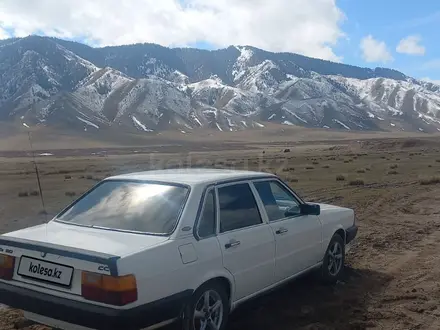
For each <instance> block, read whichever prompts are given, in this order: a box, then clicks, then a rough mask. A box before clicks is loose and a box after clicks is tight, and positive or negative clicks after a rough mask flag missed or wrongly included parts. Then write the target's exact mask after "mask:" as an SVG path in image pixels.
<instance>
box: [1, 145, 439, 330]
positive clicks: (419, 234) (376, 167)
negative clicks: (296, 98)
mask: <svg viewBox="0 0 440 330" xmlns="http://www.w3.org/2000/svg"><path fill="white" fill-rule="evenodd" d="M436 140H438V139H437V138H436V139H423V140H422V139H418V138H417V139H416V138H414V139H408V138H404V139H382V140H349V141H327V142H320V143H314V144H310V145H308V144H307V143H303V144H301V145H295V146H294V145H293V144H292V147H289V144H288V143H287V144H284V145H283V147H281V146H280V145H279V144H272V145H271V144H267V145H261V144H260V145H259V146H258V147H259V148H258V149H257V148H247V147H245V146H243V147H242V149H239V148H237V150H230V149H229V150H228V151H221V150H219V149H218V148H212V150H209V148H208V150H206V151H204V152H203V151H200V150H199V151H197V152H193V153H189V152H187V151H185V149H184V148H182V150H180V153H176V152H173V153H169V154H161V153H151V154H148V153H140V154H132V155H121V154H118V155H109V154H106V155H104V156H103V155H89V156H85V155H83V156H75V157H70V156H58V157H57V156H53V157H50V156H49V157H38V159H37V161H38V164H39V170H40V172H41V184H42V187H43V195H44V201H45V206H46V209H47V212H48V213H49V216H48V218H50V217H51V215H54V214H55V213H56V212H58V211H59V210H60V209H61V208H62V207H63V206H65V205H66V204H67V203H68V202H70V201H71V200H73V199H74V198H77V197H78V195H80V194H81V193H83V192H85V191H86V190H87V189H89V188H90V187H92V186H93V185H94V184H96V182H97V181H99V180H100V179H102V178H104V177H106V176H109V175H113V174H118V173H122V172H129V171H137V170H147V169H151V168H164V167H179V166H193V167H200V166H209V167H213V166H214V167H224V168H244V169H252V170H255V169H256V170H265V171H270V172H276V173H277V174H279V175H280V176H281V177H282V178H284V179H285V180H286V181H287V182H288V183H289V184H290V185H291V187H292V188H293V189H294V190H296V191H297V192H298V193H299V194H300V195H302V196H303V197H305V199H307V200H309V201H319V202H324V203H330V204H336V205H341V206H347V207H352V208H354V209H355V211H356V214H357V221H358V224H359V227H360V231H359V234H358V237H357V239H356V241H355V242H354V245H353V247H352V249H351V250H350V252H349V254H348V256H347V269H346V271H345V276H344V280H343V281H341V282H339V283H338V284H337V285H335V286H332V287H328V286H322V285H321V284H319V282H318V281H317V280H316V279H315V277H314V276H313V275H312V276H306V277H304V278H303V279H299V280H297V281H294V282H292V283H291V284H288V285H286V286H285V287H283V288H280V289H278V290H276V291H275V292H272V293H270V294H268V295H266V296H264V297H261V298H258V299H256V300H254V301H252V302H249V303H247V304H245V305H243V306H242V307H240V308H239V309H238V310H237V311H236V312H235V313H234V314H233V315H232V317H231V320H230V324H229V327H228V330H238V329H258V330H259V329H262V330H263V329H277V330H284V329H286V330H287V329H289V330H290V329H337V330H344V329H387V330H388V329H402V330H403V329H405V330H409V329H440V307H439V303H440V280H439V279H440V253H439V251H440V142H437V141H436ZM0 182H1V184H0V219H1V220H0V233H4V232H9V231H12V230H16V229H19V228H23V227H27V226H30V225H35V224H39V223H42V222H44V221H45V218H46V217H45V216H44V214H42V212H41V211H42V210H43V208H42V205H41V201H40V197H39V196H38V188H37V185H36V178H35V174H34V169H33V165H32V163H31V159H30V158H26V157H20V158H1V159H0ZM24 206H25V207H24ZM20 319H21V314H20V312H19V311H14V310H8V309H4V310H3V311H0V329H13V328H14V324H15V322H17V321H18V320H20ZM31 328H32V327H29V328H27V329H31ZM33 328H34V329H36V327H33Z"/></svg>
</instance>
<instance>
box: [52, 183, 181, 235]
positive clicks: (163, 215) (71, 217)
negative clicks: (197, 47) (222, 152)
mask: <svg viewBox="0 0 440 330" xmlns="http://www.w3.org/2000/svg"><path fill="white" fill-rule="evenodd" d="M188 192H189V189H188V188H187V187H185V186H178V185H171V184H163V183H145V182H132V181H110V180H109V181H103V182H102V183H101V184H99V185H97V186H96V187H95V188H94V189H92V190H91V191H90V192H89V193H87V194H86V195H84V196H83V197H82V198H80V199H79V200H78V201H77V202H76V203H74V204H73V205H71V206H70V207H69V208H67V209H66V210H65V211H63V212H62V213H61V214H60V215H59V216H58V217H57V218H56V219H55V220H59V221H62V222H68V223H73V224H77V225H83V226H90V227H102V228H107V229H115V230H124V231H135V232H143V233H151V234H161V235H166V234H170V233H171V232H172V231H173V230H174V228H175V226H176V224H177V221H178V219H179V215H180V213H181V210H182V209H183V207H184V204H185V201H186V198H187V195H188Z"/></svg>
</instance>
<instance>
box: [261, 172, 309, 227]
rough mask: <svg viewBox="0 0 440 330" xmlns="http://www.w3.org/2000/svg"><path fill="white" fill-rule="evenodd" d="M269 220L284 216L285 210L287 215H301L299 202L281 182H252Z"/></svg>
mask: <svg viewBox="0 0 440 330" xmlns="http://www.w3.org/2000/svg"><path fill="white" fill-rule="evenodd" d="M254 186H255V188H256V190H257V191H258V195H259V196H260V198H261V200H262V202H263V204H264V208H265V210H266V213H267V216H268V217H269V221H277V220H280V219H284V218H286V211H287V210H289V214H290V215H289V216H295V214H296V215H298V216H299V215H301V210H300V206H299V205H300V204H299V202H298V201H297V199H296V198H295V196H293V194H291V193H290V192H289V191H288V190H287V189H286V188H285V187H284V186H283V185H282V184H281V183H279V182H278V181H275V180H271V181H259V182H254Z"/></svg>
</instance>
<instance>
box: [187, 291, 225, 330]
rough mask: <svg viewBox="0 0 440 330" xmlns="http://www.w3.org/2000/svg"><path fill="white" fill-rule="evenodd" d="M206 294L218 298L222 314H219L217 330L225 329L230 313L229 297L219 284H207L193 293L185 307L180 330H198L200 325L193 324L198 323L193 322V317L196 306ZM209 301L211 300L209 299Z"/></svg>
mask: <svg viewBox="0 0 440 330" xmlns="http://www.w3.org/2000/svg"><path fill="white" fill-rule="evenodd" d="M206 292H210V294H213V295H214V296H216V295H217V298H220V299H219V300H221V303H222V306H223V308H222V311H223V312H222V313H219V314H221V318H222V321H221V325H220V327H219V330H224V329H225V328H226V324H227V322H228V317H229V312H230V305H229V297H228V295H227V293H226V288H225V287H224V286H223V285H222V284H221V283H219V282H212V283H207V284H204V285H203V286H201V287H200V288H199V289H197V290H196V292H194V294H193V296H192V297H191V300H190V302H189V304H188V305H187V306H186V307H185V310H184V315H183V320H182V330H199V329H200V327H199V325H200V324H195V323H197V322H198V321H195V318H194V315H195V311H196V307H199V305H198V304H200V302H201V301H200V299H202V300H203V299H204V295H205V293H206ZM211 299H213V298H212V297H211ZM208 329H209V328H208Z"/></svg>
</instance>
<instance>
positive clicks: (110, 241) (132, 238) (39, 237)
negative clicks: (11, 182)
mask: <svg viewBox="0 0 440 330" xmlns="http://www.w3.org/2000/svg"><path fill="white" fill-rule="evenodd" d="M166 240H168V238H167V237H163V236H152V235H143V234H133V233H126V232H117V231H111V230H104V229H96V228H89V227H79V226H75V225H69V224H64V223H57V222H53V221H51V222H49V223H48V224H43V225H39V226H34V227H30V228H26V229H23V230H19V231H15V232H11V233H8V234H4V235H1V236H0V253H2V254H6V255H9V256H12V257H14V258H15V264H14V275H13V278H12V281H16V283H17V284H18V282H20V283H22V284H26V285H33V286H38V287H40V288H46V289H51V290H55V291H57V292H65V293H69V294H76V295H80V294H81V273H82V271H88V272H94V273H100V274H105V275H118V273H119V271H120V270H118V267H117V261H118V259H120V258H121V257H123V256H125V255H129V254H132V253H136V252H138V251H141V250H142V249H145V248H148V247H151V246H154V245H157V244H161V243H163V242H165V241H166Z"/></svg>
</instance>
